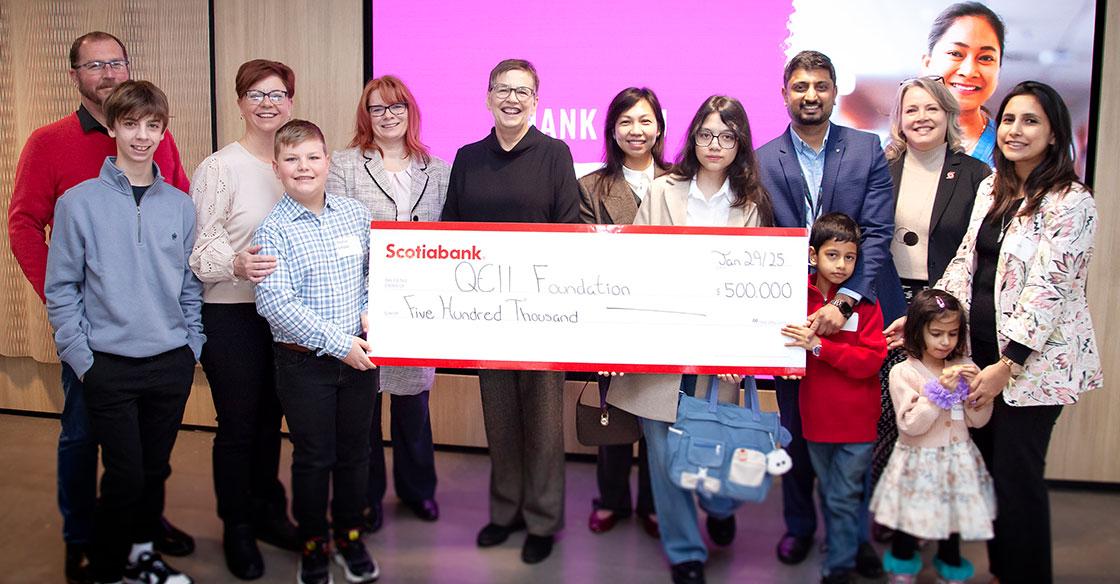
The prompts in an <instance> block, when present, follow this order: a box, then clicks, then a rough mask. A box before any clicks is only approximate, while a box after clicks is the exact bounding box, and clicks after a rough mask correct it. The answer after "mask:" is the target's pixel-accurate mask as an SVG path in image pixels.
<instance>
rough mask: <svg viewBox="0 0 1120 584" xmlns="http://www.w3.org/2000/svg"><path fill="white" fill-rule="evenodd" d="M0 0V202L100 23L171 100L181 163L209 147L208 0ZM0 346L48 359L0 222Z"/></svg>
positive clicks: (50, 354)
mask: <svg viewBox="0 0 1120 584" xmlns="http://www.w3.org/2000/svg"><path fill="white" fill-rule="evenodd" d="M138 4H139V3H137V2H129V1H125V0H100V1H93V0H0V211H2V212H3V216H4V217H7V215H8V202H9V201H10V199H11V192H12V182H13V180H14V177H15V168H16V161H17V160H18V158H19V152H20V150H21V149H22V147H23V143H24V142H25V141H26V140H27V136H28V135H29V134H30V133H31V132H32V131H33V130H34V129H35V128H38V127H39V126H43V125H45V124H48V123H50V122H53V121H55V120H57V119H59V118H61V117H63V116H65V115H66V114H69V113H71V112H73V111H74V110H76V109H77V108H78V103H79V101H78V92H77V90H76V89H75V88H74V86H73V84H72V83H71V82H70V79H69V77H68V71H69V69H70V65H69V61H68V56H67V55H68V53H69V51H70V44H71V43H72V42H73V41H74V39H75V38H77V37H79V36H81V35H82V34H84V33H86V32H89V31H92V30H103V31H105V32H108V33H110V34H113V35H116V36H117V37H118V38H120V39H122V40H123V41H124V43H125V45H126V46H127V47H128V50H129V51H128V52H129V58H130V60H131V62H132V65H131V67H130V69H131V71H132V76H133V77H134V78H136V79H147V80H150V81H152V82H154V83H155V84H156V85H158V86H159V87H160V88H162V89H163V90H164V92H165V93H167V97H168V100H169V101H170V104H171V115H172V120H171V123H170V126H169V127H170V129H171V132H172V134H174V136H175V141H176V143H177V144H178V146H179V151H180V154H181V155H182V159H183V164H184V165H185V166H186V167H187V168H191V169H193V168H194V165H197V164H198V163H199V161H201V160H202V158H203V157H205V156H206V155H208V154H209V153H210V66H209V63H210V59H209V35H208V34H207V12H206V11H207V8H206V6H207V3H206V0H177V1H176V2H150V3H145V4H143V5H142V6H141V5H138ZM0 223H2V226H0V323H3V325H2V326H0V355H8V356H24V355H26V356H31V357H34V358H36V359H38V360H40V361H50V360H53V359H54V343H52V342H51V338H50V336H49V334H48V333H47V331H48V328H47V320H46V311H45V310H43V305H42V303H41V302H40V301H39V298H38V296H36V294H35V292H34V291H33V290H32V289H31V286H30V285H29V284H28V283H27V281H26V280H25V279H24V277H23V273H22V272H21V271H20V269H19V266H18V265H17V264H16V262H15V259H14V258H13V257H12V252H11V248H10V246H9V244H8V223H7V221H3V222H0Z"/></svg>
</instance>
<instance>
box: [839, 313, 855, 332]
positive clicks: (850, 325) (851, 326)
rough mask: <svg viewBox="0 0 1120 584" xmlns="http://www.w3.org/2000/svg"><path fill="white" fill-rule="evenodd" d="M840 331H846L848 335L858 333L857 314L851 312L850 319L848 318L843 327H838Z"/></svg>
mask: <svg viewBox="0 0 1120 584" xmlns="http://www.w3.org/2000/svg"><path fill="white" fill-rule="evenodd" d="M840 330H842V331H848V332H850V333H854V332H856V331H858V330H859V314H857V313H855V312H853V313H852V318H849V319H848V322H846V323H844V326H842V327H840Z"/></svg>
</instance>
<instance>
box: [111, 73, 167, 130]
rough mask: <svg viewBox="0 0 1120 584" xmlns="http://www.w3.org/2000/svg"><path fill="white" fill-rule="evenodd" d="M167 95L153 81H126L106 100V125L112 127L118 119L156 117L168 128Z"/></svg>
mask: <svg viewBox="0 0 1120 584" xmlns="http://www.w3.org/2000/svg"><path fill="white" fill-rule="evenodd" d="M170 109H171V108H170V107H169V106H168V105H167V95H166V94H164V93H163V91H162V90H160V88H158V87H156V86H155V84H153V83H152V82H151V81H131V80H130V81H125V82H124V83H121V84H120V85H118V86H117V87H116V89H114V90H113V93H111V94H109V97H108V99H106V100H105V125H106V126H107V127H109V128H112V127H113V126H114V125H115V124H116V123H117V120H129V119H134V120H140V119H143V118H146V117H148V116H152V117H155V118H156V119H158V120H159V121H160V122H162V123H163V128H164V129H165V130H166V129H167V122H168V121H169V120H170V118H171V115H170Z"/></svg>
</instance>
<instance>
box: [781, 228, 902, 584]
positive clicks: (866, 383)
mask: <svg viewBox="0 0 1120 584" xmlns="http://www.w3.org/2000/svg"><path fill="white" fill-rule="evenodd" d="M859 240H860V233H859V225H857V224H856V222H855V221H854V220H852V218H851V217H848V216H847V215H845V214H843V213H828V214H826V215H823V216H822V217H821V218H820V219H817V221H816V222H815V223H814V224H813V231H812V233H811V234H810V236H809V263H810V264H811V265H813V266H815V267H816V272H815V273H814V274H812V275H810V276H809V307H808V309H809V311H808V314H813V313H815V312H816V311H817V310H818V309H820V308H821V307H822V306H824V305H825V304H827V303H828V302H829V301H830V300H832V297H833V296H835V295H836V292H837V291H838V290H840V287H841V286H843V285H844V282H845V281H847V279H848V277H849V276H851V275H852V272H853V271H854V270H855V266H856V260H857V259H858V258H859ZM848 310H849V311H851V314H846V315H844V316H845V318H846V319H847V320H846V322H845V324H844V326H843V328H841V329H840V330H838V331H836V332H835V333H832V334H831V335H828V336H826V337H820V336H818V335H817V333H816V331H815V330H814V329H813V328H812V327H809V326H805V325H788V326H786V327H783V328H782V334H783V335H785V336H787V337H789V338H790V339H792V341H791V342H789V343H786V346H790V347H801V348H803V349H805V350H806V351H808V352H809V358H808V360H807V361H806V363H805V378H804V379H802V380H801V389H800V395H799V405H800V409H801V431H802V434H803V435H804V436H805V441H806V443H807V445H808V447H809V459H810V461H811V462H812V465H813V470H814V471H815V472H816V474H817V479H818V480H819V481H820V492H821V497H822V499H824V501H823V502H824V504H823V505H822V511H824V513H825V515H826V516H827V518H828V521H826V522H825V529H826V537H827V541H828V554H827V557H826V558H825V561H824V566H823V567H822V570H821V572H822V579H821V582H825V583H829V584H832V583H846V582H850V581H851V579H852V577H853V572H854V570H855V568H856V552H857V550H858V548H859V545H860V542H859V524H860V521H859V506H860V500H861V499H862V498H863V486H864V480H863V479H864V475H866V474H867V469H868V467H869V466H870V465H871V451H872V448H873V447H874V444H875V434H876V427H875V425H876V422H878V420H879V413H880V401H879V397H880V396H879V368H880V367H881V366H882V365H883V360H884V359H886V357H887V341H886V338H885V337H884V336H883V316H882V312H880V309H879V303H878V301H875V302H860V303H858V304H856V306H855V307H854V308H849V309H848Z"/></svg>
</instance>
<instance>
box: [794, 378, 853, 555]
mask: <svg viewBox="0 0 1120 584" xmlns="http://www.w3.org/2000/svg"><path fill="white" fill-rule="evenodd" d="M774 386H775V388H776V390H777V392H776V393H777V397H778V408H779V409H780V411H781V417H782V426H784V427H785V429H786V430H789V433H790V435H791V436H792V438H793V439H792V441H791V442H790V444H789V446H787V447H786V452H788V453H789V456H790V458H791V459H793V469H791V470H790V471H789V472H788V473H786V474H784V475H782V480H781V485H782V515H783V518H784V519H785V523H786V532H787V533H789V534H790V535H794V536H796V537H813V534H814V533H816V531H817V508H816V504H815V503H814V502H813V486H814V484H815V482H816V479H817V473H816V471H815V470H814V465H813V464H812V462H811V461H810V460H809V451H808V449H807V446H806V440H805V438H804V436H803V435H802V433H801V404H800V402H799V401H798V399H799V398H798V392H799V391H800V386H799V383H798V382H797V381H790V380H785V379H775V380H774ZM864 485H865V491H864V496H863V501H862V502H861V503H860V508H859V543H861V544H862V543H867V542H868V538H869V536H870V533H871V512H870V511H869V510H868V507H869V505H870V504H871V492H872V489H871V467H870V466H869V467H868V468H867V476H866V477H865V478H864ZM827 507H828V501H826V500H825V499H824V497H823V496H822V497H821V514H822V516H823V519H824V521H825V529H826V530H827V529H828V509H827Z"/></svg>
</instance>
